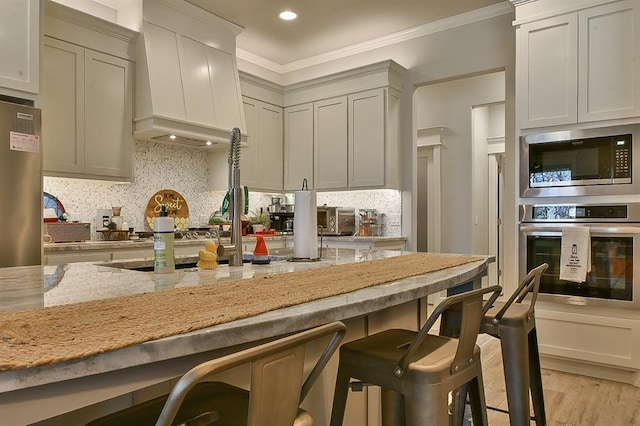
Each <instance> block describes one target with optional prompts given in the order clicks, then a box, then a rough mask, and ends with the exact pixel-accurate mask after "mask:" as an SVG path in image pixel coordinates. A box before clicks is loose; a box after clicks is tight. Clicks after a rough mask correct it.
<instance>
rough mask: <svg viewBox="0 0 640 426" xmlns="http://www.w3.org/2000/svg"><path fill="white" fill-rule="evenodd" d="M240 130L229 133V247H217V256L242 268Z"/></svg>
mask: <svg viewBox="0 0 640 426" xmlns="http://www.w3.org/2000/svg"><path fill="white" fill-rule="evenodd" d="M241 139H242V137H241V134H240V129H238V128H237V127H235V128H234V129H233V130H232V131H231V140H230V142H229V161H228V162H229V196H230V200H229V216H231V245H228V246H223V245H219V246H218V256H229V266H242V213H243V212H244V203H243V200H242V196H243V192H244V191H243V190H242V186H240V142H241Z"/></svg>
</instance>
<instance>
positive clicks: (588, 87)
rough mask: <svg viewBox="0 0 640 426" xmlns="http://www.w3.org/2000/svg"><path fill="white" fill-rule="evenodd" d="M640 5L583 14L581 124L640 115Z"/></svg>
mask: <svg viewBox="0 0 640 426" xmlns="http://www.w3.org/2000/svg"><path fill="white" fill-rule="evenodd" d="M639 9H640V5H638V2H635V9H634V4H633V3H632V2H630V1H624V2H620V3H612V4H608V5H605V6H601V7H597V8H593V9H587V10H585V11H583V12H580V14H579V15H578V19H579V33H578V35H579V54H578V56H579V70H580V71H581V72H579V73H578V76H579V85H578V88H579V90H578V93H579V102H578V121H596V120H607V119H614V118H626V117H636V116H640V36H639V34H638V33H639V32H640V20H638V18H637V16H638V14H640V10H639Z"/></svg>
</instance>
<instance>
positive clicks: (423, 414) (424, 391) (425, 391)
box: [404, 384, 449, 426]
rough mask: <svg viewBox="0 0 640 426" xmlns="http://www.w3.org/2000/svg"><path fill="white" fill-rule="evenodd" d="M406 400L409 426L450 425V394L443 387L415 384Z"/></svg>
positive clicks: (409, 390)
mask: <svg viewBox="0 0 640 426" xmlns="http://www.w3.org/2000/svg"><path fill="white" fill-rule="evenodd" d="M404 399H405V413H406V414H405V415H406V424H407V426H425V425H438V426H439V425H448V424H449V393H448V392H447V391H446V390H445V389H443V387H442V386H438V385H435V386H434V385H426V386H416V385H415V384H413V385H412V386H410V388H409V389H408V390H407V392H406V393H405V395H404Z"/></svg>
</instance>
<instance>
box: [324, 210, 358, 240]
mask: <svg viewBox="0 0 640 426" xmlns="http://www.w3.org/2000/svg"><path fill="white" fill-rule="evenodd" d="M355 232H356V211H355V209H354V208H353V207H327V206H318V235H353V234H355Z"/></svg>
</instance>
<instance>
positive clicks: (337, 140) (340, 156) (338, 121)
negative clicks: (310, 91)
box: [313, 96, 348, 190]
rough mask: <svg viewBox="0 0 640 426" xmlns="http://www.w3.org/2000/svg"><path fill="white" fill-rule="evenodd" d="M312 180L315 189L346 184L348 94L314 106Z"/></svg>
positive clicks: (345, 185) (340, 186) (334, 187)
mask: <svg viewBox="0 0 640 426" xmlns="http://www.w3.org/2000/svg"><path fill="white" fill-rule="evenodd" d="M313 121H314V126H313V144H314V166H315V176H314V183H315V188H316V189H319V190H320V189H342V188H346V187H347V185H348V170H347V165H348V147H347V141H348V128H347V97H346V96H341V97H339V98H335V99H328V100H325V101H320V102H315V103H314V105H313Z"/></svg>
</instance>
